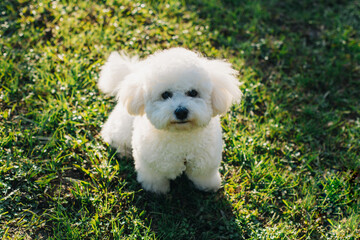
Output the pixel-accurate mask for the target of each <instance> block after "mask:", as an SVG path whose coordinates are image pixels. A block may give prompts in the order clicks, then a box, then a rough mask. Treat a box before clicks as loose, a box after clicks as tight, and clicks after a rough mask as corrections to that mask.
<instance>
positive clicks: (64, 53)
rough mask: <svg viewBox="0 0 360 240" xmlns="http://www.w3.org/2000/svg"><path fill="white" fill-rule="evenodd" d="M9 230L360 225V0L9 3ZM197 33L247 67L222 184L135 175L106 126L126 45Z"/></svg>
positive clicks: (271, 233) (2, 122) (286, 231)
mask: <svg viewBox="0 0 360 240" xmlns="http://www.w3.org/2000/svg"><path fill="white" fill-rule="evenodd" d="M0 35H1V38H0V54H1V57H0V236H2V239H141V238H143V239H359V238H360V230H359V229H360V104H359V103H360V94H359V89H360V4H359V3H358V2H357V1H335V0H332V1H310V0H305V1H290V0H285V1H279V0H269V1H265V0H263V1H261V0H256V1H252V0H244V1H235V0H223V1H220V0H207V1H206V0H202V1H196V0H187V1H175V0H167V1H165V0H164V1H142V2H141V1H139V0H135V1H131V0H123V1H111V0H109V1H96V2H92V1H81V0H79V1H76V3H75V1H49V0H38V1H27V0H21V1H16V0H13V1H2V2H1V3H0ZM175 46H183V47H187V48H190V49H193V50H196V51H200V52H202V53H203V54H205V55H206V56H208V57H211V58H214V57H216V58H226V59H228V60H229V61H230V62H231V63H232V64H233V66H234V67H235V68H236V69H237V70H239V72H240V77H239V80H240V81H241V82H243V84H242V85H241V90H242V91H243V93H244V98H243V101H242V103H241V104H240V105H237V106H234V107H233V108H232V111H231V112H229V113H228V114H227V115H226V116H224V117H223V118H222V126H223V129H224V140H225V143H226V145H225V147H224V153H223V156H224V157H223V163H222V166H221V170H220V171H221V174H222V178H223V186H224V187H223V188H222V189H221V190H219V191H218V192H217V193H204V192H200V191H197V190H196V189H195V188H194V187H193V186H192V184H191V183H190V182H189V181H188V180H187V179H186V178H185V177H181V178H179V179H176V180H175V181H174V182H172V190H171V192H170V193H169V194H167V195H164V196H157V195H154V194H151V193H147V192H145V191H143V190H142V189H141V186H140V185H139V184H138V183H137V182H136V173H135V171H134V167H133V161H132V159H120V158H119V157H118V156H117V155H116V154H115V152H114V150H112V149H110V148H109V146H107V145H106V144H105V143H104V142H102V140H101V138H100V136H99V131H100V129H101V125H102V124H103V123H104V121H105V119H106V118H107V117H108V115H109V112H110V111H111V109H112V107H113V106H114V104H115V102H114V99H111V98H106V97H105V96H104V95H103V94H101V93H99V91H98V90H97V88H96V82H97V79H98V75H99V70H100V66H101V65H102V64H103V63H104V61H105V59H106V57H107V56H108V55H109V53H110V52H111V51H114V50H120V49H123V50H126V51H127V52H129V53H133V54H139V55H140V56H146V55H148V54H150V53H153V52H154V51H156V50H158V49H163V48H169V47H175Z"/></svg>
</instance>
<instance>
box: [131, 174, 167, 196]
mask: <svg viewBox="0 0 360 240" xmlns="http://www.w3.org/2000/svg"><path fill="white" fill-rule="evenodd" d="M137 180H138V181H139V182H140V183H141V186H142V187H143V188H144V189H145V190H146V191H149V192H154V193H159V194H164V193H167V192H169V191H170V180H169V179H167V178H164V177H160V176H158V175H156V174H153V175H152V174H151V175H150V174H148V173H144V172H140V171H139V172H138V176H137Z"/></svg>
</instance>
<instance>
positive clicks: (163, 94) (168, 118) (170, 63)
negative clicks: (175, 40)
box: [117, 48, 241, 131]
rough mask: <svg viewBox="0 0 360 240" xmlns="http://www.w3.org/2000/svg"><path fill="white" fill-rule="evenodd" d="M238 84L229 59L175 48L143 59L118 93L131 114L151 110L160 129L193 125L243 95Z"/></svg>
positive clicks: (199, 124)
mask: <svg viewBox="0 0 360 240" xmlns="http://www.w3.org/2000/svg"><path fill="white" fill-rule="evenodd" d="M238 86H239V82H238V79H237V78H236V71H235V70H234V69H232V67H231V65H230V64H229V63H227V62H225V61H221V60H208V59H206V58H204V57H201V56H200V55H198V54H196V53H194V52H191V51H189V50H186V49H183V48H173V49H169V50H165V51H161V52H158V53H155V54H153V55H151V56H149V57H148V58H147V59H145V60H143V61H140V62H138V63H137V66H136V67H135V68H133V70H132V71H131V73H129V74H128V75H127V76H126V77H125V78H124V80H123V81H121V83H120V84H119V87H118V91H117V95H118V99H119V102H120V103H121V104H124V106H125V107H126V108H127V110H128V112H129V113H130V114H132V115H143V114H146V117H147V118H148V119H149V120H150V122H151V123H152V124H153V125H154V126H155V127H156V128H157V129H164V130H175V131H176V130H191V129H193V128H197V127H203V126H206V125H207V124H208V123H209V122H210V120H211V118H212V117H214V116H216V115H219V114H222V113H225V112H226V111H227V110H228V108H229V107H230V105H231V103H232V102H233V101H234V100H235V101H236V100H240V97H241V92H240V90H239V87H238Z"/></svg>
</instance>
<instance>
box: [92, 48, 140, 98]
mask: <svg viewBox="0 0 360 240" xmlns="http://www.w3.org/2000/svg"><path fill="white" fill-rule="evenodd" d="M137 62H138V57H137V56H135V57H129V56H127V55H126V54H125V53H120V54H119V53H118V52H112V53H111V54H110V56H109V58H108V59H107V61H106V63H105V64H104V66H102V67H101V72H100V78H99V82H98V87H99V89H100V90H101V91H103V92H104V93H106V94H108V95H111V96H115V95H116V94H117V90H118V89H119V84H120V83H121V82H122V81H123V80H124V79H125V77H126V76H127V75H129V74H130V73H131V72H132V71H133V68H134V66H135V64H136V63H137Z"/></svg>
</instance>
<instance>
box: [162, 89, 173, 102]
mask: <svg viewBox="0 0 360 240" xmlns="http://www.w3.org/2000/svg"><path fill="white" fill-rule="evenodd" d="M172 96H173V94H172V92H169V91H166V92H163V93H162V94H161V97H162V98H163V99H164V100H165V99H168V98H171V97H172Z"/></svg>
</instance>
